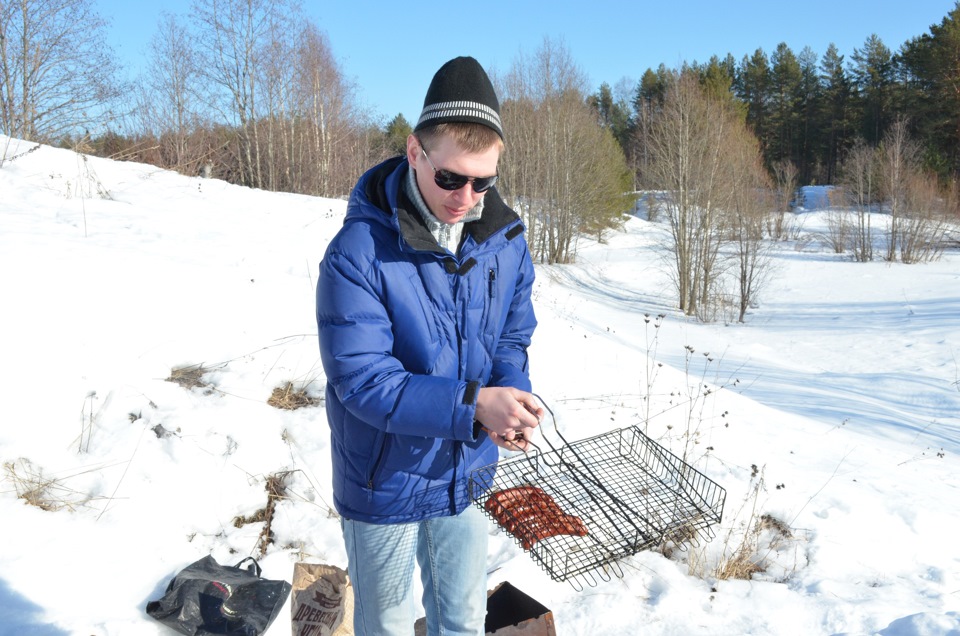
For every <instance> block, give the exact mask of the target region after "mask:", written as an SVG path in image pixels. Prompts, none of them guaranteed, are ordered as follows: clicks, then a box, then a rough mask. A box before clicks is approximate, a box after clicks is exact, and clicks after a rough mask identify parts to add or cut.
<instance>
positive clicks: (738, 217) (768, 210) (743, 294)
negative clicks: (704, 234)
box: [724, 126, 782, 322]
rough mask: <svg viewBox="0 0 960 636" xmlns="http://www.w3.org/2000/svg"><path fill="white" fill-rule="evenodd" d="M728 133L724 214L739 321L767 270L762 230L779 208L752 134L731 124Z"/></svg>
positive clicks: (768, 266)
mask: <svg viewBox="0 0 960 636" xmlns="http://www.w3.org/2000/svg"><path fill="white" fill-rule="evenodd" d="M731 132H732V134H731V135H730V137H729V139H728V142H727V144H728V145H727V149H726V151H725V152H724V155H725V157H726V159H727V161H728V162H729V168H730V170H731V174H730V176H731V177H732V181H731V182H730V184H731V185H732V186H733V187H732V191H731V197H730V204H729V206H730V207H729V209H728V210H727V214H725V217H726V218H727V223H726V224H727V226H728V228H729V229H728V232H729V237H730V242H731V245H732V249H731V259H732V261H733V267H732V268H731V271H732V273H733V277H734V280H735V288H736V297H737V303H736V304H737V321H738V322H743V321H744V319H745V318H746V315H747V310H748V309H749V308H750V307H751V306H752V305H753V304H755V302H756V300H757V298H758V296H759V293H760V291H761V289H762V288H763V285H764V284H765V283H766V281H767V277H768V274H769V272H770V256H769V250H768V249H767V245H768V244H767V243H766V242H765V241H764V229H765V227H768V226H769V225H770V221H769V219H770V217H771V216H774V217H776V216H777V215H778V214H781V213H782V210H780V209H778V208H780V206H779V205H775V204H774V202H773V200H772V197H771V196H770V194H769V193H770V192H771V191H772V187H771V183H770V180H769V178H768V177H767V173H766V171H765V170H764V167H763V156H762V154H761V153H760V144H759V142H758V141H757V139H756V137H754V136H753V135H752V134H751V133H750V132H749V131H748V130H747V129H746V127H744V126H734V127H732V131H731Z"/></svg>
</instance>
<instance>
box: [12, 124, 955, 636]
mask: <svg viewBox="0 0 960 636" xmlns="http://www.w3.org/2000/svg"><path fill="white" fill-rule="evenodd" d="M8 141H9V143H8ZM33 146H34V145H33V144H28V143H25V142H20V141H17V140H7V139H6V138H3V137H0V149H2V150H0V152H3V151H5V153H6V157H7V160H6V162H5V163H4V164H3V165H2V167H0V272H2V273H0V299H2V301H0V302H2V303H3V308H4V310H3V312H2V314H0V321H2V322H0V325H2V328H0V339H2V340H0V351H2V363H0V390H2V396H3V404H4V409H3V419H4V423H3V425H2V426H0V461H2V463H3V464H4V469H3V472H2V474H0V518H2V519H3V523H2V528H3V541H2V545H3V549H2V551H0V634H4V635H6V634H11V635H13V634H17V635H19V634H42V635H50V636H55V635H56V636H59V635H65V634H84V635H87V634H96V635H97V636H107V635H121V634H122V635H123V636H128V635H139V634H165V633H172V632H169V631H168V630H167V629H166V628H164V627H163V626H161V625H160V624H159V623H157V622H156V621H154V620H153V619H151V618H149V617H148V616H147V615H146V613H145V611H144V607H145V605H146V603H147V601H149V600H154V599H157V598H159V597H160V595H161V594H162V592H163V589H164V587H165V586H166V583H167V581H168V580H169V579H170V577H171V576H172V575H173V574H174V573H175V572H176V571H178V570H179V569H180V568H182V567H184V566H186V565H187V564H189V563H191V562H193V561H194V560H196V559H199V558H201V557H203V556H205V555H207V554H212V555H213V556H214V557H215V558H216V559H217V560H218V561H219V562H221V563H225V564H233V563H236V562H238V561H240V560H241V559H242V558H243V557H245V556H247V555H250V554H252V553H255V551H256V547H257V541H258V537H259V534H260V531H261V529H262V528H263V524H262V523H250V524H246V525H241V527H236V526H235V524H234V519H235V518H236V517H239V516H250V515H253V514H254V513H255V512H256V511H257V510H258V509H261V508H263V507H264V506H265V505H266V503H267V496H266V492H265V490H264V485H265V480H266V478H267V477H268V476H270V475H272V474H276V473H280V472H284V471H292V472H291V473H290V476H289V478H288V481H287V486H288V498H287V499H285V500H283V501H282V502H280V504H279V505H278V506H277V508H276V511H275V513H274V518H273V521H272V530H273V532H274V542H273V544H271V546H270V548H269V550H268V551H267V554H266V556H264V557H263V558H261V559H260V563H261V565H262V567H263V571H264V575H265V576H267V577H269V578H284V579H287V580H291V578H292V571H293V564H294V563H295V562H297V561H300V560H308V561H313V562H322V563H330V564H334V565H339V566H341V567H345V565H346V564H345V554H344V550H343V548H342V545H341V538H340V534H339V524H338V521H337V519H336V517H335V515H333V514H332V513H331V512H330V506H329V502H330V501H331V495H330V483H329V469H328V466H329V459H328V454H329V447H328V432H327V427H326V422H325V418H324V415H323V409H322V406H320V407H310V408H303V409H298V410H293V411H288V410H280V409H276V408H274V407H272V406H270V405H268V404H267V400H268V398H269V397H270V396H271V393H272V392H273V390H274V389H275V388H277V387H283V386H284V385H286V383H288V382H292V383H293V384H294V386H295V387H298V388H299V387H303V386H305V387H307V388H308V391H309V392H310V393H311V394H312V395H314V396H317V397H319V396H320V395H321V394H322V390H323V386H324V376H323V372H322V369H321V367H320V364H319V355H318V352H317V345H316V336H315V333H316V327H315V324H314V314H313V304H314V297H313V289H314V283H315V271H316V266H317V263H318V262H319V259H320V257H321V255H322V254H323V250H324V247H325V245H326V244H327V242H328V241H329V239H330V238H331V237H332V236H333V234H334V233H335V232H336V230H337V229H338V227H339V225H340V222H341V219H342V216H343V213H344V209H345V203H344V202H343V201H340V200H329V199H319V198H312V197H306V196H297V195H289V194H275V193H267V192H261V191H255V190H250V189H245V188H241V187H237V186H232V185H229V184H226V183H224V182H221V181H217V180H210V179H201V178H191V177H184V176H180V175H177V174H175V173H171V172H167V171H163V170H159V169H156V168H154V167H151V166H147V165H141V164H132V163H118V162H112V161H107V160H103V159H97V158H87V159H84V158H83V157H81V156H79V155H77V154H76V153H73V152H71V151H67V150H60V149H54V148H50V147H46V146H42V147H39V148H38V149H37V150H35V151H34V152H30V153H29V154H24V153H25V152H26V151H27V150H29V149H30V148H32V147H33ZM0 156H2V155H0ZM14 157H15V158H14ZM103 195H107V196H106V197H104V196H103ZM822 214H823V213H821V212H814V211H802V212H801V213H800V214H799V215H798V217H797V218H798V219H799V220H798V226H797V229H796V231H795V233H794V234H795V238H796V240H790V241H785V242H782V243H778V244H776V245H775V246H774V250H773V252H772V258H773V265H774V267H775V276H774V277H773V278H772V281H771V283H770V284H769V286H768V287H767V289H766V290H765V292H764V293H763V294H762V297H761V299H760V302H759V304H758V306H757V307H755V308H754V309H753V310H752V311H751V312H750V314H749V315H748V319H747V322H746V324H736V323H733V324H725V323H724V322H723V321H722V320H721V321H719V322H716V323H713V324H700V323H698V322H696V321H693V320H691V319H689V318H686V317H684V316H682V314H680V313H678V312H677V311H676V309H675V307H674V303H673V300H672V294H671V287H670V279H669V275H668V273H667V271H666V270H665V267H664V265H663V259H662V250H661V248H660V247H659V246H660V244H661V239H662V238H663V233H664V228H663V227H662V226H660V225H657V224H652V223H649V222H647V221H645V220H644V219H643V218H633V219H631V220H630V221H629V223H628V224H627V226H626V228H625V231H623V232H622V233H618V234H615V235H612V236H610V237H609V240H608V242H607V243H606V244H603V245H600V244H595V243H591V242H588V241H586V240H585V241H584V242H582V243H581V253H580V257H579V262H578V263H577V264H576V265H571V266H562V267H561V266H549V267H547V266H538V271H537V273H538V280H537V283H536V287H535V291H534V294H535V296H534V302H535V306H536V309H537V312H538V318H539V320H540V326H539V328H538V330H537V333H536V334H535V337H534V344H533V346H532V347H531V351H530V355H531V361H532V379H533V383H534V387H535V390H536V392H537V393H538V394H539V395H540V396H541V397H542V398H543V399H544V400H545V401H546V402H547V403H548V405H549V406H550V407H551V408H552V410H553V411H554V413H555V414H556V422H557V427H558V430H559V431H561V432H562V434H563V436H564V437H566V438H567V439H571V440H574V439H580V438H585V437H589V436H593V435H597V434H602V433H605V432H607V431H612V430H614V429H617V428H623V427H629V426H634V425H637V426H640V427H641V428H643V430H646V431H647V433H648V434H649V435H651V437H653V438H655V439H657V440H658V441H659V442H660V443H662V444H664V445H665V446H667V447H668V448H670V449H671V450H672V451H673V452H674V453H676V454H678V455H681V454H682V455H684V456H686V457H687V458H688V460H689V461H690V462H691V463H693V464H694V465H695V466H696V467H697V468H698V469H699V470H701V471H702V472H704V473H705V474H707V475H708V476H709V477H710V478H711V479H713V480H715V481H717V482H718V483H719V484H720V485H722V486H723V487H724V488H726V489H727V499H726V507H725V511H724V518H723V520H722V522H721V523H720V524H719V526H717V527H716V528H715V531H716V537H715V538H714V539H713V540H712V541H710V542H708V543H707V542H701V544H700V545H699V546H691V547H689V548H688V549H687V550H686V551H683V552H676V553H674V554H673V555H672V556H671V557H670V558H667V557H665V556H664V555H662V554H660V553H656V552H642V553H640V554H637V555H635V556H632V557H629V558H627V559H624V560H623V561H622V562H621V568H622V570H623V577H622V578H621V577H613V578H612V579H611V580H610V581H600V582H599V584H598V585H596V586H589V585H588V586H586V587H585V589H583V590H582V591H578V590H577V589H575V588H574V587H573V586H572V585H570V584H568V583H563V582H554V581H552V580H551V579H550V578H549V576H548V575H547V574H546V573H544V572H543V571H542V570H540V569H539V567H538V566H537V565H536V563H534V561H533V560H532V559H530V558H529V557H528V556H527V555H526V554H524V553H523V552H522V551H521V550H520V548H519V547H518V546H517V545H516V544H515V543H513V541H512V540H511V539H510V538H509V537H507V536H505V535H504V534H503V533H502V532H499V531H497V530H496V529H495V528H494V526H493V525H491V545H490V552H489V565H490V570H491V574H490V586H491V587H493V586H494V585H495V584H496V583H498V582H500V581H504V580H508V581H510V582H511V583H512V584H513V585H515V586H516V587H518V588H519V589H520V590H523V591H524V592H526V593H527V594H529V595H531V596H533V597H534V598H535V599H536V600H538V601H540V602H541V603H542V604H544V605H545V606H547V607H549V608H550V609H551V610H552V611H553V613H554V617H555V620H556V625H557V631H558V633H559V634H635V633H644V634H662V635H673V634H748V633H749V634H801V633H802V634H883V635H886V636H911V635H917V636H919V635H924V636H927V635H946V634H960V543H958V542H957V541H956V540H955V533H956V531H957V528H958V527H960V523H958V521H960V519H958V517H960V512H958V505H957V504H958V503H960V496H958V495H960V490H958V488H960V470H958V469H960V461H958V455H960V419H958V414H960V254H958V253H956V252H948V253H947V254H946V255H945V256H944V258H943V259H942V260H941V261H938V262H935V263H929V264H923V265H910V266H903V265H897V264H889V263H885V262H874V263H867V264H862V263H853V262H851V261H850V260H849V259H847V258H845V257H844V256H843V255H836V254H833V253H832V252H831V251H830V250H829V249H828V248H827V247H826V246H825V245H822V244H821V243H820V242H818V241H817V240H816V237H817V235H818V233H819V232H822V231H823V229H824V227H825V218H824V217H823V216H822ZM661 314H662V315H663V318H662V319H660V318H657V316H659V315H661ZM645 315H646V316H648V320H645V318H644V316H645ZM688 347H689V348H688ZM691 350H692V352H691ZM705 354H706V355H705ZM199 364H202V365H203V368H204V369H205V370H206V371H207V373H206V374H205V375H204V376H203V379H204V380H205V382H206V383H207V384H208V385H209V386H207V387H206V388H193V389H188V388H184V387H182V386H180V385H178V384H176V383H173V382H169V381H166V378H168V377H169V376H170V375H171V371H172V370H173V369H174V368H178V367H183V366H188V365H199ZM158 427H162V429H161V428H158ZM157 431H159V432H160V433H163V432H164V431H166V432H168V434H166V435H165V436H162V437H161V436H158V433H157ZM551 432H552V429H551V425H550V424H549V423H548V425H547V427H546V429H545V431H544V434H545V435H550V434H551ZM18 480H19V483H18ZM31 482H32V483H34V484H37V483H46V484H48V490H47V493H48V495H49V497H50V501H51V502H52V503H53V504H54V507H58V509H56V510H43V509H41V508H39V507H37V506H34V505H28V504H27V503H25V501H24V499H21V498H18V496H17V495H18V493H22V492H23V489H24V488H25V484H26V483H31ZM764 515H766V517H764V519H766V520H767V523H766V524H765V526H764V529H763V531H762V532H759V533H752V532H749V530H750V529H751V528H753V527H755V524H756V523H757V522H758V521H759V520H760V519H761V516H764ZM745 538H747V539H751V538H752V540H753V541H754V543H755V545H754V546H753V549H754V552H755V554H756V557H757V559H758V560H759V561H761V562H762V564H763V571H761V572H757V573H755V574H754V575H753V576H752V577H750V578H749V579H747V580H743V579H725V580H719V579H717V578H716V577H715V576H714V572H715V569H716V565H717V563H718V562H719V561H720V560H721V559H723V558H727V559H729V558H730V557H731V556H732V555H733V554H734V553H735V552H736V550H738V549H739V548H740V546H741V544H742V543H743V542H744V540H745ZM289 629H290V628H289V609H288V608H285V609H284V611H282V612H281V614H280V617H279V618H278V619H277V621H276V622H275V623H274V624H273V626H272V627H271V628H270V630H269V631H268V634H269V635H271V636H276V635H279V634H287V633H289Z"/></svg>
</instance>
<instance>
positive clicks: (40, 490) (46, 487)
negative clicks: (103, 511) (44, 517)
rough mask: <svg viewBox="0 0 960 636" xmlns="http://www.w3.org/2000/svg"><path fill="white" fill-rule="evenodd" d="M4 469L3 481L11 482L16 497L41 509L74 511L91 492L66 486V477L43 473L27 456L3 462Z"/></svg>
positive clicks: (87, 500) (86, 499)
mask: <svg viewBox="0 0 960 636" xmlns="http://www.w3.org/2000/svg"><path fill="white" fill-rule="evenodd" d="M3 470H4V473H5V477H4V480H5V481H8V482H10V483H11V484H13V487H14V490H15V491H16V493H17V498H18V499H23V500H24V502H26V503H27V504H29V505H31V506H36V507H37V508H40V509H41V510H47V511H50V512H54V511H57V510H61V509H63V508H66V509H68V510H76V509H77V508H80V507H82V506H84V505H86V504H88V503H89V502H90V495H88V494H87V493H83V492H79V491H77V490H74V489H72V488H69V487H67V486H66V485H65V484H64V481H65V478H61V477H47V476H45V475H44V474H43V469H42V468H40V467H39V466H36V465H34V464H33V462H31V461H30V460H29V459H25V458H23V457H21V458H20V459H18V460H16V461H14V462H6V463H5V464H4V465H3Z"/></svg>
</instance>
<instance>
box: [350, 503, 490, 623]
mask: <svg viewBox="0 0 960 636" xmlns="http://www.w3.org/2000/svg"><path fill="white" fill-rule="evenodd" d="M342 528H343V540H344V543H345V544H346V547H347V558H348V560H349V566H348V569H349V573H350V582H351V583H352V585H353V594H354V605H353V612H354V614H353V630H354V632H355V633H356V634H357V636H394V635H400V634H403V635H410V634H413V624H414V622H415V619H416V617H415V616H414V601H413V594H412V590H413V569H414V557H416V561H417V563H418V564H419V565H420V578H421V580H422V581H423V607H424V610H426V613H427V633H428V634H430V636H439V635H443V636H482V635H483V633H484V629H483V622H484V618H485V616H486V613H487V590H486V588H487V537H488V534H487V520H486V517H484V516H483V513H482V512H480V510H479V509H477V508H476V507H475V506H470V507H468V508H467V509H466V510H464V511H463V512H462V513H460V514H459V515H457V516H456V517H438V518H436V519H427V520H426V521H420V522H417V523H400V524H388V525H378V524H372V523H364V522H362V521H352V520H350V519H343V520H342Z"/></svg>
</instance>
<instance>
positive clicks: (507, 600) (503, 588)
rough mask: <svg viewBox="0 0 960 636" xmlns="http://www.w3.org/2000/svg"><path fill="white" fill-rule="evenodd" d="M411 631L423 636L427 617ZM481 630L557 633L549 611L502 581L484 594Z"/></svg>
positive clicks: (532, 635)
mask: <svg viewBox="0 0 960 636" xmlns="http://www.w3.org/2000/svg"><path fill="white" fill-rule="evenodd" d="M414 627H415V630H414V631H415V633H416V635H417V636H427V620H426V619H425V618H421V619H419V620H417V622H416V625H415V626H414ZM484 630H485V632H486V633H487V634H488V635H490V634H492V635H493V636H557V628H556V626H555V625H554V622H553V612H551V611H550V610H549V609H548V608H546V607H544V606H543V604H542V603H540V602H539V601H537V600H536V599H534V598H532V597H530V596H528V595H527V594H524V593H523V592H522V591H520V590H519V589H517V588H516V587H514V586H513V585H511V584H510V582H509V581H504V582H503V583H501V584H500V585H498V586H497V587H495V588H493V590H491V591H490V592H488V593H487V619H486V623H485V625H484Z"/></svg>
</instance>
